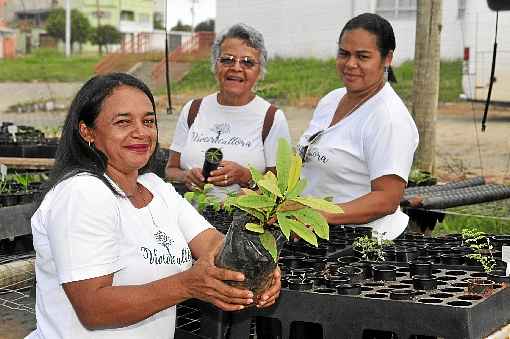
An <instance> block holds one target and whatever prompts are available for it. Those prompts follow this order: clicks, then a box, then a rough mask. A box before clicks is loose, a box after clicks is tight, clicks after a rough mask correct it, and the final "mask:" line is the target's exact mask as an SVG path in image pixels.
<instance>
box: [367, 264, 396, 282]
mask: <svg viewBox="0 0 510 339" xmlns="http://www.w3.org/2000/svg"><path fill="white" fill-rule="evenodd" d="M372 276H373V277H374V281H395V280H397V268H396V267H395V266H393V265H377V266H374V267H373V268H372Z"/></svg>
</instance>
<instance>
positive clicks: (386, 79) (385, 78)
mask: <svg viewBox="0 0 510 339" xmlns="http://www.w3.org/2000/svg"><path fill="white" fill-rule="evenodd" d="M384 81H388V66H384Z"/></svg>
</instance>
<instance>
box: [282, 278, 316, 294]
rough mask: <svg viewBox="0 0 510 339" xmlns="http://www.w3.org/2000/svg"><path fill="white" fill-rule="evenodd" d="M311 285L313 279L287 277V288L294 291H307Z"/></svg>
mask: <svg viewBox="0 0 510 339" xmlns="http://www.w3.org/2000/svg"><path fill="white" fill-rule="evenodd" d="M312 287H313V281H312V280H310V279H299V278H292V279H287V288H288V289H290V290H295V291H307V290H311V289H312Z"/></svg>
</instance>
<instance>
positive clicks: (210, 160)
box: [202, 147, 223, 180]
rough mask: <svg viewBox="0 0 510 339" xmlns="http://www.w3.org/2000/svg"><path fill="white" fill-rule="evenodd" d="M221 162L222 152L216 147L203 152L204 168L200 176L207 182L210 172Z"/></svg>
mask: <svg viewBox="0 0 510 339" xmlns="http://www.w3.org/2000/svg"><path fill="white" fill-rule="evenodd" d="M221 160H223V152H222V151H221V150H220V149H219V148H216V147H211V148H209V149H208V150H207V151H205V159H204V166H202V175H203V176H204V180H207V178H209V176H210V175H211V172H212V171H214V170H215V169H217V168H218V165H219V164H220V162H221Z"/></svg>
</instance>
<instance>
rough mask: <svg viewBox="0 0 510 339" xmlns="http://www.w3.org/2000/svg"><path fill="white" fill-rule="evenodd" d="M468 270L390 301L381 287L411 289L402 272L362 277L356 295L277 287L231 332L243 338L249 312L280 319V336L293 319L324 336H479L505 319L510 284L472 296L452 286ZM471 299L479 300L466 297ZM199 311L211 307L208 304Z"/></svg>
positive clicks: (237, 318) (235, 320) (235, 321)
mask: <svg viewBox="0 0 510 339" xmlns="http://www.w3.org/2000/svg"><path fill="white" fill-rule="evenodd" d="M448 272H449V270H446V269H442V270H441V273H439V274H438V276H449V275H448ZM470 274H471V272H469V271H466V273H465V274H464V275H455V276H452V277H455V279H454V280H449V281H447V282H446V281H445V282H444V284H443V285H439V286H438V288H437V289H435V290H432V291H421V292H419V293H421V294H420V295H418V296H416V297H415V299H414V300H412V301H401V300H391V299H390V298H389V292H388V291H387V289H391V288H392V287H391V286H398V285H410V286H411V288H412V283H411V284H409V282H408V281H407V280H408V279H409V277H408V276H407V277H405V276H404V277H398V278H397V280H396V281H390V282H379V283H378V284H379V286H374V285H376V283H375V282H374V281H372V280H364V281H362V282H361V285H362V287H363V288H364V289H366V290H365V291H363V292H362V294H361V295H356V296H345V295H339V294H337V293H317V292H316V291H317V289H318V288H320V287H314V288H312V289H311V290H309V291H294V290H289V289H282V292H281V294H280V298H279V300H278V302H277V304H276V305H274V306H273V307H271V308H268V309H256V308H250V309H248V310H246V311H242V312H237V313H233V314H232V327H231V337H232V338H248V336H249V328H250V324H251V321H252V317H253V316H263V317H269V318H273V319H277V320H279V321H280V323H281V328H282V338H288V337H289V333H290V327H291V324H292V323H293V322H307V323H315V324H319V325H321V327H322V331H323V338H324V339H331V338H362V336H363V332H364V331H365V330H377V331H388V332H392V333H394V334H395V335H396V337H397V338H399V339H408V338H412V336H414V335H423V336H433V337H441V338H445V339H475V338H482V337H484V336H487V335H489V334H490V333H492V332H494V331H496V330H497V329H499V328H500V327H502V326H504V325H505V324H507V323H509V322H510V303H509V302H508V300H509V298H510V289H509V288H505V287H503V286H502V285H496V288H495V290H494V293H493V294H492V295H491V296H489V297H487V298H484V297H479V296H475V297H473V296H471V295H469V294H467V292H465V289H464V288H460V287H455V285H457V284H459V283H462V282H463V280H462V279H464V278H467V277H469V276H470ZM406 282H407V284H406ZM400 288H403V287H402V286H400ZM452 288H456V289H458V290H456V291H457V292H451V289H452ZM368 289H370V290H368ZM379 291H383V292H384V293H379ZM445 291H446V292H445ZM374 295H375V296H374ZM474 298H479V299H475V300H471V299H474ZM464 299H467V300H464ZM204 310H205V311H207V310H209V312H211V309H210V308H205V309H204ZM216 312H218V311H216ZM208 318H209V319H210V318H211V315H209V316H205V317H203V318H202V321H204V320H206V319H208ZM205 327H207V325H205ZM217 332H221V331H217ZM209 333H211V332H209ZM211 338H220V337H211Z"/></svg>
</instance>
